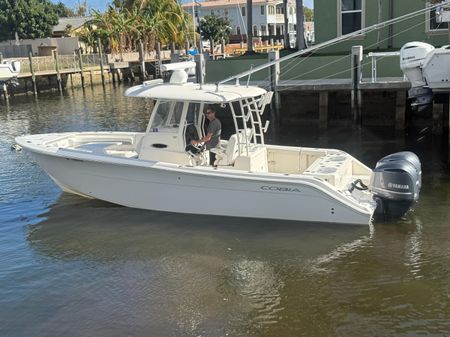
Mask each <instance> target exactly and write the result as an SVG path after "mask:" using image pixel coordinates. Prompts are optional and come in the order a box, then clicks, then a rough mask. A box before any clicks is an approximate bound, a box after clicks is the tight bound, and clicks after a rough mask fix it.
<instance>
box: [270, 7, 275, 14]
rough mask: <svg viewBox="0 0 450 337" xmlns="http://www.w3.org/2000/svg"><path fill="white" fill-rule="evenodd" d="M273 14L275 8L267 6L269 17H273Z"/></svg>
mask: <svg viewBox="0 0 450 337" xmlns="http://www.w3.org/2000/svg"><path fill="white" fill-rule="evenodd" d="M274 14H275V7H273V6H269V15H274Z"/></svg>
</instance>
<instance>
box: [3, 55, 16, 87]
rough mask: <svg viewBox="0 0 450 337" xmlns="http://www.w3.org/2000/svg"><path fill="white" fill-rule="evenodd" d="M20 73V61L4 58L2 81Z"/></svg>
mask: <svg viewBox="0 0 450 337" xmlns="http://www.w3.org/2000/svg"><path fill="white" fill-rule="evenodd" d="M19 73H20V62H19V61H10V60H4V61H3V62H2V63H0V82H6V81H9V80H11V79H13V78H15V77H17V75H19Z"/></svg>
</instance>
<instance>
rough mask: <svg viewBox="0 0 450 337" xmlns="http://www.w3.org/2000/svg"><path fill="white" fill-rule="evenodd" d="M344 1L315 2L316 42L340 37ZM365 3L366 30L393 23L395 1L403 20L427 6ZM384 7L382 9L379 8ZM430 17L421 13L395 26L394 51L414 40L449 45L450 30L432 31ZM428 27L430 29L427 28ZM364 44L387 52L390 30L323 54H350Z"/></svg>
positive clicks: (416, 1)
mask: <svg viewBox="0 0 450 337" xmlns="http://www.w3.org/2000/svg"><path fill="white" fill-rule="evenodd" d="M340 1H341V0H315V1H314V13H315V14H314V20H315V36H316V43H321V42H325V41H327V40H330V39H333V38H335V37H337V36H338V35H339V34H338V4H340ZM362 1H363V2H364V8H365V13H363V15H364V19H365V20H364V21H365V27H368V26H372V25H374V24H376V23H378V22H383V21H386V20H389V7H390V2H391V1H393V9H394V12H393V13H394V15H393V17H394V18H396V17H399V16H402V15H405V14H408V13H411V12H414V11H417V10H420V9H423V8H424V7H425V6H426V1H425V0H380V1H378V0H362ZM379 5H380V6H379ZM429 19H430V16H429V15H426V14H421V15H419V16H416V17H414V18H413V19H409V20H406V21H404V22H401V23H397V24H394V26H393V40H392V42H393V45H392V47H391V48H390V49H392V50H399V49H400V48H401V47H402V46H403V45H404V44H405V43H407V42H410V41H424V42H427V43H430V44H432V45H434V46H442V45H445V44H448V41H449V38H448V31H447V30H440V31H430V30H429ZM427 24H428V27H427ZM357 44H362V45H363V46H364V48H365V49H371V50H386V49H388V47H389V45H388V28H387V27H386V28H383V29H380V30H379V31H376V32H372V33H369V34H366V35H364V36H360V37H355V38H354V39H352V40H350V41H347V42H342V43H340V44H338V45H335V46H332V47H329V48H326V49H324V50H322V51H320V52H321V53H343V52H344V53H346V52H348V51H349V50H350V48H351V46H352V45H357Z"/></svg>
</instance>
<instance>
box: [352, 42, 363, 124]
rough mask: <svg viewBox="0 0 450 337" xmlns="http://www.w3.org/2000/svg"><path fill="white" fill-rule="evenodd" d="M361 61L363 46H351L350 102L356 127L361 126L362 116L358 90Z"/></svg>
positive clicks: (359, 91) (360, 96)
mask: <svg viewBox="0 0 450 337" xmlns="http://www.w3.org/2000/svg"><path fill="white" fill-rule="evenodd" d="M362 60H363V46H353V47H352V92H351V100H352V114H353V123H354V124H357V125H361V122H362V116H361V108H362V94H361V90H360V88H359V84H360V83H361V75H362V71H361V62H362Z"/></svg>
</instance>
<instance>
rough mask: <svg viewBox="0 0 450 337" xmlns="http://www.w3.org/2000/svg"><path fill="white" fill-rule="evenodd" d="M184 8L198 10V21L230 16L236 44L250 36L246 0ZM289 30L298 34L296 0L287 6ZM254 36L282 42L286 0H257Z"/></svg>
mask: <svg viewBox="0 0 450 337" xmlns="http://www.w3.org/2000/svg"><path fill="white" fill-rule="evenodd" d="M183 8H184V9H185V10H186V11H187V12H189V13H191V14H192V12H193V11H194V8H196V11H197V18H198V19H201V18H203V17H204V16H206V15H210V14H215V15H217V16H221V17H226V18H228V19H229V20H230V22H231V27H232V32H231V34H232V35H231V36H230V40H231V41H232V42H238V41H243V40H245V39H246V36H247V18H248V15H247V14H248V13H247V1H246V0H208V1H203V2H197V1H196V2H193V3H192V2H191V3H186V4H184V5H183ZM287 8H288V9H287V12H288V22H289V31H288V33H290V34H291V35H292V34H295V28H296V23H297V20H296V14H295V13H296V8H295V0H288V6H287ZM252 11H253V37H257V38H261V40H269V39H274V40H278V39H282V38H283V35H284V5H283V1H282V0H253V1H252Z"/></svg>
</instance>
